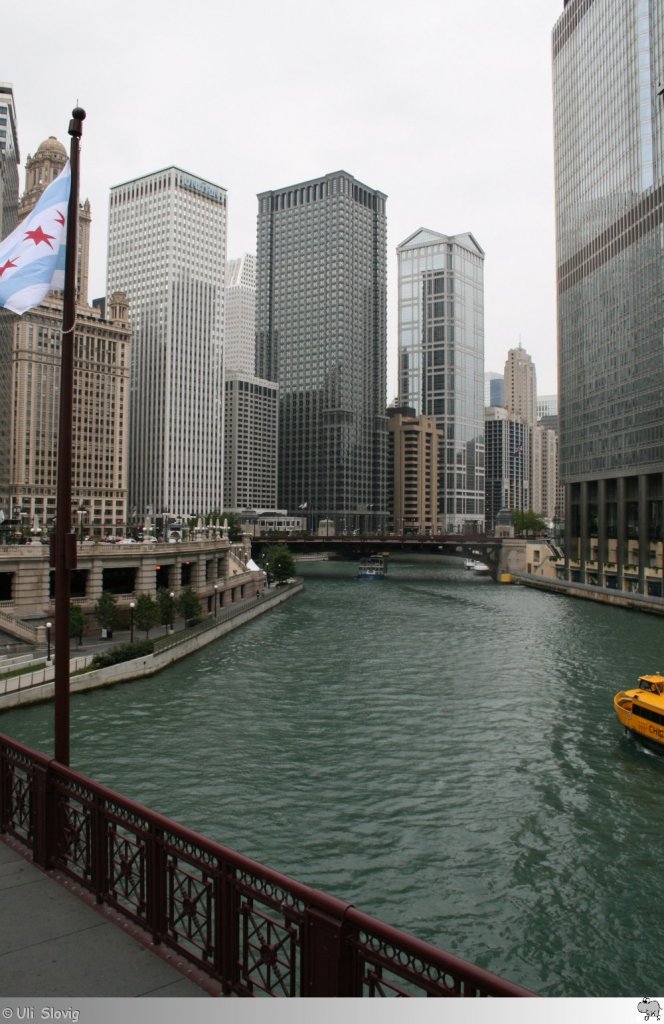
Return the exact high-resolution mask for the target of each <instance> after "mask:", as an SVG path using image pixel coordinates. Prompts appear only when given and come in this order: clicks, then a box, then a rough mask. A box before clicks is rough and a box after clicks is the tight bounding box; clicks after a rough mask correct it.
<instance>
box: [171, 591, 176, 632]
mask: <svg viewBox="0 0 664 1024" xmlns="http://www.w3.org/2000/svg"><path fill="white" fill-rule="evenodd" d="M174 629H175V592H174V591H173V590H171V633H172V632H173V630H174Z"/></svg>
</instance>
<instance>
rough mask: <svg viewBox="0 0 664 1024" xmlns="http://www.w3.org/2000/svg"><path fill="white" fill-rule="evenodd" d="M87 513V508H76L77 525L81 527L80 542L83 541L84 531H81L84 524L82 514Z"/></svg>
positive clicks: (85, 514)
mask: <svg viewBox="0 0 664 1024" xmlns="http://www.w3.org/2000/svg"><path fill="white" fill-rule="evenodd" d="M87 514H88V510H87V508H79V510H78V522H79V526H80V529H81V544H82V543H83V536H84V532H83V525H84V521H83V516H87Z"/></svg>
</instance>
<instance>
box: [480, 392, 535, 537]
mask: <svg viewBox="0 0 664 1024" xmlns="http://www.w3.org/2000/svg"><path fill="white" fill-rule="evenodd" d="M484 433H485V441H486V454H485V472H486V529H487V533H490V534H494V533H495V529H496V519H497V516H498V513H499V512H503V511H507V512H511V513H514V512H517V513H518V512H526V511H527V510H528V509H529V508H530V507H531V500H530V480H529V476H528V464H529V461H530V459H529V457H530V445H531V442H532V430H531V429H530V428H529V426H528V424H527V423H526V421H525V420H524V419H522V417H521V416H518V415H517V414H516V413H513V412H510V411H509V410H508V409H505V408H504V407H498V406H488V407H487V408H486V409H485V410H484ZM517 523H518V520H517ZM517 529H518V525H517Z"/></svg>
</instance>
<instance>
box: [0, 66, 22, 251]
mask: <svg viewBox="0 0 664 1024" xmlns="http://www.w3.org/2000/svg"><path fill="white" fill-rule="evenodd" d="M19 163H20V155H19V148H18V131H17V128H16V111H15V107H14V90H13V88H12V86H11V85H9V83H8V82H0V239H2V238H6V237H7V235H8V234H10V232H12V231H13V230H14V228H15V227H16V225H17V224H18V192H19V184H18V165H19Z"/></svg>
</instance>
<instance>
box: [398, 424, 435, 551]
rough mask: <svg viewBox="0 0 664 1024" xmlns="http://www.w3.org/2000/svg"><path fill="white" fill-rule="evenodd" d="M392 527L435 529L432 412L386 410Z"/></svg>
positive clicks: (419, 530) (402, 530) (403, 530)
mask: <svg viewBox="0 0 664 1024" xmlns="http://www.w3.org/2000/svg"><path fill="white" fill-rule="evenodd" d="M387 415H388V431H389V435H390V445H389V459H388V463H389V469H390V472H389V477H390V481H391V484H392V494H393V498H392V528H393V530H394V531H395V532H396V533H400V534H403V533H417V534H424V533H435V532H436V527H437V524H438V463H439V458H438V447H439V444H440V440H441V432H440V430H439V429H438V427H437V426H436V420H435V418H434V417H433V416H415V415H413V410H412V409H403V408H398V407H394V406H393V407H391V408H389V409H388V410H387Z"/></svg>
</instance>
